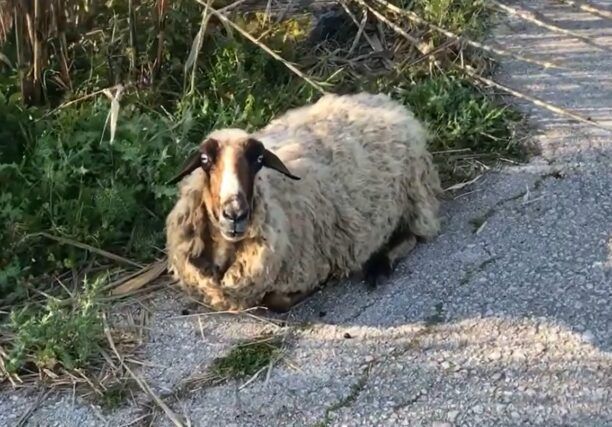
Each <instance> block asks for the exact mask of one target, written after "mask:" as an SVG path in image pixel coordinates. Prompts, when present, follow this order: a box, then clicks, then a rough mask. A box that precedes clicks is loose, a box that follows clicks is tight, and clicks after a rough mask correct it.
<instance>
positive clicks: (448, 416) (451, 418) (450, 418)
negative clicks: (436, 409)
mask: <svg viewBox="0 0 612 427" xmlns="http://www.w3.org/2000/svg"><path fill="white" fill-rule="evenodd" d="M458 417H459V411H457V410H453V411H448V414H446V419H447V420H448V421H450V422H451V423H454V422H455V420H457V418H458Z"/></svg>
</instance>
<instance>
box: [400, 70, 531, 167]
mask: <svg viewBox="0 0 612 427" xmlns="http://www.w3.org/2000/svg"><path fill="white" fill-rule="evenodd" d="M398 96H399V98H400V99H401V100H402V101H403V102H405V103H406V104H408V105H410V106H411V107H412V109H413V111H414V112H415V114H416V115H417V117H419V118H420V119H422V120H424V121H425V122H426V123H427V124H428V126H429V129H430V132H431V134H432V136H433V141H432V147H431V149H432V150H433V151H442V150H450V149H460V148H469V149H470V150H471V151H472V152H474V153H489V154H490V153H497V154H503V155H509V156H521V155H522V154H523V153H522V148H521V147H520V146H519V145H518V144H517V143H516V141H515V139H514V138H513V133H512V126H513V125H514V124H515V123H516V122H517V121H519V120H520V115H519V114H518V113H517V112H516V111H515V110H512V109H510V108H508V107H507V106H504V105H502V104H500V103H498V102H496V101H494V100H493V99H492V97H491V96H489V95H487V94H486V93H482V92H480V90H479V89H478V88H477V87H475V86H474V85H473V84H471V83H470V82H468V81H467V80H464V79H462V78H460V77H457V76H453V75H442V76H437V77H433V78H431V79H425V80H422V81H420V82H417V83H415V84H413V85H410V86H408V87H405V88H400V89H399V90H398Z"/></svg>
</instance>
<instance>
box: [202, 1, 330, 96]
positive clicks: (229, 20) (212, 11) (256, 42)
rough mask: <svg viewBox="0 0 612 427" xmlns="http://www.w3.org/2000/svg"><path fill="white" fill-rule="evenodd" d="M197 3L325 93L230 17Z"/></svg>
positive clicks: (203, 3)
mask: <svg viewBox="0 0 612 427" xmlns="http://www.w3.org/2000/svg"><path fill="white" fill-rule="evenodd" d="M197 2H198V3H200V4H201V5H203V6H204V7H205V8H206V9H208V11H209V12H210V13H211V14H213V15H215V16H216V17H217V18H219V20H220V21H221V22H222V23H224V24H226V25H229V26H230V27H231V28H233V29H234V30H236V31H238V32H239V33H240V34H241V35H242V36H243V37H245V38H246V39H247V40H249V41H250V42H251V43H253V44H254V45H256V46H257V47H259V48H260V49H262V50H263V51H264V52H266V53H267V54H269V55H270V56H271V57H272V58H274V59H276V60H277V61H279V62H281V63H282V64H283V65H285V67H287V68H288V69H289V70H290V71H292V72H293V73H294V74H295V75H297V76H298V77H299V78H301V79H302V80H304V81H305V82H306V83H308V84H309V85H310V86H312V87H313V88H314V89H316V90H317V91H318V92H320V93H321V94H325V93H327V92H326V91H325V90H324V89H323V87H321V85H320V84H318V83H316V82H315V81H314V80H312V79H311V78H310V77H308V76H307V75H306V74H304V73H302V72H301V71H300V70H298V69H297V68H296V67H295V66H294V65H293V64H291V63H290V62H288V61H287V60H285V59H284V58H283V57H282V56H280V55H279V54H277V53H276V52H274V51H273V50H272V49H270V48H269V47H268V46H266V45H265V44H263V43H261V42H260V41H258V40H257V39H256V38H255V37H253V36H252V35H251V34H249V33H248V32H247V31H245V30H243V29H242V28H241V27H240V26H238V25H236V24H235V23H234V22H233V21H232V20H231V19H229V18H228V17H227V16H225V15H223V14H222V13H220V12H219V11H218V10H216V9H213V8H212V7H209V6H208V4H207V3H205V2H204V1H203V0H197Z"/></svg>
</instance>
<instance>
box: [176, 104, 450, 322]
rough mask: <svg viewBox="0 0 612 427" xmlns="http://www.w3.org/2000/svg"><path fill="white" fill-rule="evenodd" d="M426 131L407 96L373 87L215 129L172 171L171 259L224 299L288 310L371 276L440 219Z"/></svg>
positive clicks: (198, 285)
mask: <svg viewBox="0 0 612 427" xmlns="http://www.w3.org/2000/svg"><path fill="white" fill-rule="evenodd" d="M426 140H427V135H426V130H425V129H424V127H423V126H422V125H421V124H420V123H419V121H417V119H415V117H414V116H413V114H412V113H411V112H410V111H409V110H407V109H406V108H405V107H404V106H402V105H401V104H399V103H397V102H395V101H393V100H392V99H391V98H390V97H388V96H386V95H382V94H377V95H373V94H367V93H359V94H354V95H342V96H340V95H324V96H323V97H322V98H321V99H319V101H318V102H316V103H314V104H312V105H309V106H305V107H301V108H297V109H294V110H291V111H289V112H287V113H285V114H284V115H282V116H280V117H279V118H277V119H275V120H273V121H271V122H270V123H269V125H268V126H266V127H265V128H263V129H261V130H259V131H256V132H254V133H252V134H249V133H247V132H245V131H243V130H240V129H223V130H217V131H214V132H212V133H211V134H210V135H208V137H207V138H206V139H205V140H204V142H203V143H202V144H201V145H200V146H199V149H198V150H197V151H196V152H195V153H194V154H193V155H192V156H191V158H190V159H189V160H188V161H187V163H186V165H185V167H184V169H183V170H182V171H181V172H180V173H179V174H178V175H177V176H176V177H175V178H174V179H173V180H172V181H171V182H173V183H175V182H178V181H179V180H181V179H182V183H181V185H180V196H179V198H178V201H177V202H176V205H175V206H174V208H173V209H172V211H171V212H170V213H169V215H168V217H167V220H166V237H167V251H168V262H169V265H168V266H169V271H171V272H172V273H173V274H174V275H175V277H176V278H177V279H178V280H179V283H180V284H181V286H182V287H183V288H184V289H186V290H187V291H188V292H190V293H193V292H195V293H198V294H200V295H201V296H202V297H203V299H204V301H205V302H206V303H208V304H209V305H210V306H212V307H213V308H214V309H220V310H240V309H245V308H248V307H253V306H256V305H264V306H267V307H268V308H270V309H273V310H276V311H286V310H288V309H289V308H290V307H291V306H293V305H294V304H296V303H297V302H300V301H302V300H303V299H304V298H306V297H307V296H309V295H310V294H311V293H313V292H314V291H316V290H317V289H318V288H319V287H320V286H321V285H322V284H324V283H326V282H327V281H328V280H338V279H341V278H345V277H348V276H349V275H351V274H352V273H356V272H363V274H364V276H365V277H366V279H367V281H368V283H370V284H372V285H375V284H376V281H377V280H378V279H379V278H380V277H381V276H382V275H384V276H388V275H389V274H390V273H391V271H392V269H393V268H394V266H395V264H396V262H397V261H398V260H399V259H400V258H401V257H403V256H405V255H406V254H407V253H408V252H409V251H410V250H411V249H412V248H413V247H414V246H415V244H416V242H417V238H419V239H428V238H431V237H433V236H434V235H436V234H437V232H438V230H439V220H438V206H439V202H438V200H437V195H438V193H439V191H440V182H439V177H438V173H437V171H436V169H435V167H434V165H433V164H432V157H431V154H430V153H429V152H428V151H427V149H426ZM183 178H184V179H183Z"/></svg>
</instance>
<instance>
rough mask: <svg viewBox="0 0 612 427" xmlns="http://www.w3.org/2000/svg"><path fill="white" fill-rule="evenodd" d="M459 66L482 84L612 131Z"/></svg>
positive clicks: (608, 128)
mask: <svg viewBox="0 0 612 427" xmlns="http://www.w3.org/2000/svg"><path fill="white" fill-rule="evenodd" d="M459 68H460V69H461V70H463V71H465V73H466V74H467V75H469V76H470V77H472V78H473V79H475V80H478V81H480V82H482V83H484V84H486V85H488V86H491V87H494V88H497V89H501V90H503V91H504V92H506V93H509V94H511V95H513V96H515V97H517V98H520V99H524V100H526V101H529V102H531V103H533V104H535V105H537V106H538V107H542V108H544V109H546V110H549V111H552V112H553V113H556V114H559V115H562V116H566V117H571V118H572V119H574V120H577V121H579V122H581V123H586V124H588V125H591V126H595V127H597V128H600V129H603V130H607V131H609V132H612V127H610V126H606V125H603V124H601V123H598V122H596V121H593V120H589V119H587V118H585V117H583V116H581V115H579V114H576V113H573V112H571V111H568V110H566V109H564V108H561V107H558V106H556V105H553V104H551V103H549V102H546V101H544V100H541V99H539V98H536V97H535V96H531V95H527V94H524V93H522V92H519V91H518V90H516V89H512V88H510V87H508V86H504V85H502V84H500V83H497V82H494V81H493V80H491V79H488V78H486V77H482V76H480V75H478V74H476V73H475V72H473V71H471V70H470V69H469V68H467V67H459Z"/></svg>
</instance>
